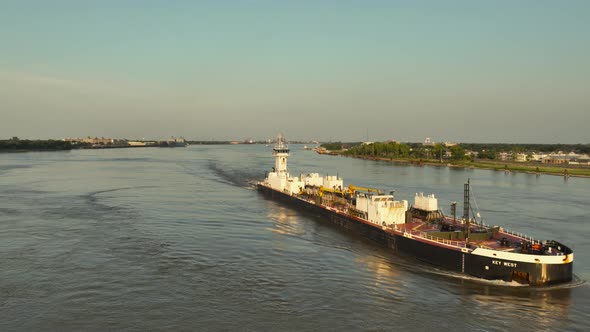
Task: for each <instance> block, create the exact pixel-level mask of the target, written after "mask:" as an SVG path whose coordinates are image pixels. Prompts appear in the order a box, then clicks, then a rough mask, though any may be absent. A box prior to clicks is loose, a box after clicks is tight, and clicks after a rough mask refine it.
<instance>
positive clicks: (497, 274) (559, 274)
mask: <svg viewBox="0 0 590 332" xmlns="http://www.w3.org/2000/svg"><path fill="white" fill-rule="evenodd" d="M257 190H258V191H259V192H261V193H262V194H264V195H265V196H266V197H269V198H271V199H273V200H277V201H281V202H284V203H287V204H288V205H289V206H292V207H295V208H298V209H301V210H305V211H308V212H310V213H311V214H313V215H316V216H319V217H320V218H321V219H322V220H326V221H330V222H331V223H333V224H336V225H339V226H341V227H343V228H346V229H348V230H351V231H352V232H354V233H355V234H361V235H363V236H365V237H367V238H369V239H371V240H373V241H375V242H377V243H379V244H381V245H383V246H385V247H387V248H390V249H392V250H394V251H398V252H401V253H403V254H405V255H407V256H410V257H413V258H416V259H418V260H420V261H422V262H426V263H428V264H431V265H434V266H437V267H440V268H443V269H446V270H449V271H452V272H458V273H464V274H466V275H470V276H473V277H477V278H482V279H487V280H503V281H507V282H510V281H518V282H521V283H527V284H531V285H534V286H545V285H550V284H557V283H563V282H568V281H571V280H572V275H573V273H572V270H573V264H572V263H571V262H570V263H567V264H535V263H526V262H514V261H507V260H501V259H492V258H490V257H485V256H479V255H475V254H472V253H469V252H463V251H461V249H460V248H451V247H445V246H440V245H434V244H432V243H429V242H423V241H421V240H419V239H415V238H411V237H406V236H404V235H403V234H398V233H393V232H386V231H385V230H383V229H381V228H379V227H378V226H373V225H370V224H366V223H364V222H362V221H359V220H357V219H355V218H354V217H351V216H348V215H341V214H338V213H336V212H333V211H330V210H327V209H324V208H322V207H321V206H319V205H315V204H311V203H308V202H306V201H303V200H300V199H298V198H296V197H293V196H290V195H288V194H285V193H281V192H279V191H276V190H273V189H270V188H268V187H266V186H263V185H258V186H257ZM515 272H517V273H515Z"/></svg>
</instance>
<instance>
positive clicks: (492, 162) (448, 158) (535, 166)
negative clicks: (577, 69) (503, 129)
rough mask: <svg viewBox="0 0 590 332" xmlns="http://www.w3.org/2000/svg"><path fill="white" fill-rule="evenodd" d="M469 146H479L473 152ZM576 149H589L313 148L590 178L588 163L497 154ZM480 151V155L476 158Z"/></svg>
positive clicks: (406, 161)
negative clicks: (512, 157) (501, 157)
mask: <svg viewBox="0 0 590 332" xmlns="http://www.w3.org/2000/svg"><path fill="white" fill-rule="evenodd" d="M464 145H465V146H468V147H469V148H471V149H474V150H479V152H474V151H473V150H471V149H466V148H464V147H463V146H464ZM533 148H534V149H535V150H534V151H544V152H546V153H547V152H552V151H575V152H577V153H588V151H589V150H590V145H588V144H586V145H582V144H575V145H564V144H557V145H551V144H530V145H524V146H523V145H516V144H473V143H470V144H454V145H449V146H444V145H442V144H436V145H431V146H425V145H423V144H421V143H408V144H405V143H398V142H378V143H369V144H367V143H365V144H363V143H350V145H347V144H346V143H345V144H342V143H327V144H322V146H321V147H320V148H319V149H316V151H317V152H318V153H320V154H327V155H332V156H343V157H352V158H359V159H366V160H375V161H385V162H391V163H397V164H404V165H414V166H424V165H427V166H435V167H453V168H471V169H475V168H478V169H487V170H495V171H502V172H506V173H510V172H518V173H528V174H536V175H537V176H539V175H541V174H546V175H557V176H563V177H564V178H569V177H570V176H575V177H586V178H590V165H581V164H577V165H570V164H567V163H562V164H551V163H542V162H540V161H532V160H530V159H529V158H527V159H528V160H525V161H516V160H513V159H511V160H499V158H498V156H499V155H500V154H506V153H508V154H509V155H512V156H516V154H517V153H518V154H523V153H528V154H529V155H530V154H531V153H530V152H526V151H533ZM477 155H480V156H483V158H477V157H476V156H477Z"/></svg>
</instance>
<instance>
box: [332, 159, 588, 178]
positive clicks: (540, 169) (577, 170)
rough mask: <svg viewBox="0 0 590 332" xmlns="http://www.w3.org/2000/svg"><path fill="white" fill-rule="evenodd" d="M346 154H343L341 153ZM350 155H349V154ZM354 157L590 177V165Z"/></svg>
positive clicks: (439, 165) (414, 163)
mask: <svg viewBox="0 0 590 332" xmlns="http://www.w3.org/2000/svg"><path fill="white" fill-rule="evenodd" d="M339 155H342V156H345V155H343V154H339ZM347 157H348V156H347ZM350 157H353V158H361V159H369V160H381V161H390V162H395V163H402V164H412V165H430V166H438V167H462V168H480V169H489V170H496V171H502V172H520V173H531V174H547V175H558V176H576V177H590V167H572V166H569V165H547V164H539V165H530V164H523V163H518V162H512V161H501V162H494V161H483V160H476V161H460V162H450V161H443V162H442V163H441V162H440V161H439V160H433V159H392V158H383V157H371V156H350Z"/></svg>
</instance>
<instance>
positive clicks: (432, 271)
mask: <svg viewBox="0 0 590 332" xmlns="http://www.w3.org/2000/svg"><path fill="white" fill-rule="evenodd" d="M421 269H422V271H421V272H426V273H430V274H434V275H440V276H443V277H449V278H454V279H460V280H465V281H469V282H473V283H476V284H483V285H488V286H499V287H507V288H528V289H531V290H539V291H548V290H558V289H570V288H577V287H580V286H583V285H584V284H586V280H583V279H581V278H580V277H578V276H577V275H576V274H574V275H573V279H572V281H570V282H567V283H563V284H558V285H550V286H543V287H531V286H530V285H529V284H521V283H518V282H516V281H503V280H487V279H482V278H477V277H473V276H469V275H466V274H462V273H456V272H450V271H444V270H440V269H438V268H432V267H431V268H428V267H426V266H425V267H422V268H421Z"/></svg>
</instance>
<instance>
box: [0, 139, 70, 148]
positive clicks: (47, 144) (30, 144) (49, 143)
mask: <svg viewBox="0 0 590 332" xmlns="http://www.w3.org/2000/svg"><path fill="white" fill-rule="evenodd" d="M71 149H72V143H70V142H65V141H62V140H51V139H50V140H28V139H23V140H21V139H17V138H13V139H9V140H0V151H55V150H71Z"/></svg>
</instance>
